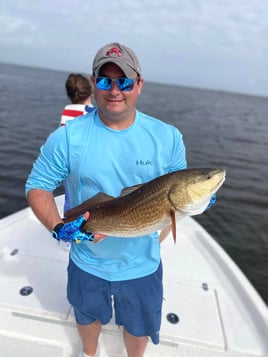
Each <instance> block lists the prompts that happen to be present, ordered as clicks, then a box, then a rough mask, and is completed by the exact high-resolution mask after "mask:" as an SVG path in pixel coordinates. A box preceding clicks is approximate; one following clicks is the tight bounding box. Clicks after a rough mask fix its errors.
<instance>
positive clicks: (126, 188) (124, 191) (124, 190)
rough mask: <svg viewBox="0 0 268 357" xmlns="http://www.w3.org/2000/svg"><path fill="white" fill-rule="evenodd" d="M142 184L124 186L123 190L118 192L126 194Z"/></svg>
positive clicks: (122, 194)
mask: <svg viewBox="0 0 268 357" xmlns="http://www.w3.org/2000/svg"><path fill="white" fill-rule="evenodd" d="M143 185H144V184H139V185H134V186H130V187H125V188H123V190H122V191H121V193H120V196H121V197H122V196H127V195H129V194H130V193H132V192H134V191H136V190H137V189H138V188H140V187H141V186H143Z"/></svg>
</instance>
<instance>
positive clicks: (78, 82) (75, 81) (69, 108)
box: [59, 73, 94, 252]
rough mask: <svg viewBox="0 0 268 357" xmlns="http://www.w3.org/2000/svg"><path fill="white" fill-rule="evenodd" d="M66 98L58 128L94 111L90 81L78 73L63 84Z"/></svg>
mask: <svg viewBox="0 0 268 357" xmlns="http://www.w3.org/2000/svg"><path fill="white" fill-rule="evenodd" d="M65 89H66V93H67V96H68V97H69V99H70V101H71V102H72V104H68V105H66V106H65V108H64V110H63V112H62V114H61V120H60V126H64V125H65V124H66V122H67V121H68V120H73V119H75V118H76V117H78V116H80V115H84V114H86V113H90V112H91V111H93V110H94V106H93V104H92V99H91V97H92V86H91V84H90V80H89V79H88V78H86V77H85V76H83V75H82V74H80V73H70V74H69V76H68V77H67V79H66V82H65ZM64 191H65V198H64V212H66V211H67V210H68V209H70V204H69V193H68V186H66V185H65V183H64ZM59 244H60V246H61V248H63V249H64V250H66V251H67V252H68V251H69V250H70V248H71V243H70V242H64V241H60V242H59Z"/></svg>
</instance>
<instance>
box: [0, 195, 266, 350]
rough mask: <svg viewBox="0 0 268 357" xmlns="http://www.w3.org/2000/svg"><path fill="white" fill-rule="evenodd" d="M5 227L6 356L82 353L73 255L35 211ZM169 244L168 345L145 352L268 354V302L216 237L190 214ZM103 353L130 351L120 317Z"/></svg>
mask: <svg viewBox="0 0 268 357" xmlns="http://www.w3.org/2000/svg"><path fill="white" fill-rule="evenodd" d="M57 204H58V206H59V207H62V204H63V196H59V197H57ZM0 232H1V240H0V356H1V357H17V356H19V357H37V356H38V357H48V356H49V357H77V355H78V353H79V351H80V349H81V345H80V339H79V337H78V334H77V331H76V327H75V322H74V315H73V311H72V308H71V306H70V305H69V304H68V301H67V299H66V267H67V263H68V253H67V252H66V251H64V250H63V249H62V248H61V247H60V246H59V245H58V243H57V241H55V240H54V239H52V238H51V237H50V233H49V232H48V231H46V229H45V228H44V227H43V226H42V225H41V224H40V223H39V221H38V220H37V219H36V218H35V216H34V215H33V213H32V211H31V209H30V208H26V209H23V210H21V211H19V212H17V213H14V214H12V215H10V216H8V217H5V218H3V219H1V220H0ZM161 249H162V260H163V268H164V302H163V315H162V327H161V334H160V341H161V342H160V344H159V345H157V346H155V345H153V344H152V343H151V342H149V344H148V347H147V350H146V353H145V357H151V356H153V357H157V356H161V357H163V356H168V357H173V356H178V357H181V356H183V357H208V356H209V357H212V356H213V357H214V356H215V357H256V356H261V357H267V356H268V309H267V306H266V305H265V303H264V302H263V300H262V299H261V297H260V296H259V295H258V293H257V292H256V290H255V289H254V288H253V286H252V285H251V284H250V282H249V281H248V280H247V278H246V277H245V276H244V275H243V273H242V272H241V271H240V270H239V269H238V267H237V266H236V265H235V263H234V262H233V261H232V260H231V259H230V257H229V256H228V255H227V254H226V253H225V252H224V251H223V249H222V248H221V247H220V246H219V245H218V244H217V243H216V242H215V241H214V240H213V239H212V237H211V236H210V235H209V234H208V233H207V232H206V231H205V230H204V229H203V228H202V227H201V226H200V225H199V224H198V223H197V222H196V221H195V220H194V219H192V218H185V219H183V220H182V221H180V222H179V223H178V227H177V243H176V245H174V243H173V240H172V239H171V237H168V238H167V239H166V240H165V241H164V242H163V243H162V247H161ZM100 356H101V357H108V356H109V357H119V356H126V352H125V349H124V345H123V341H122V331H121V329H120V328H118V327H117V326H116V325H115V324H114V322H113V321H111V322H110V323H109V324H108V325H105V326H103V332H102V334H101V337H100Z"/></svg>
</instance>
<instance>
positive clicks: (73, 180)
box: [26, 43, 186, 357]
mask: <svg viewBox="0 0 268 357" xmlns="http://www.w3.org/2000/svg"><path fill="white" fill-rule="evenodd" d="M91 79H92V83H93V85H94V96H95V101H96V105H97V109H96V110H95V111H94V112H92V113H89V114H87V115H84V116H82V117H79V118H77V119H76V120H74V121H70V122H68V123H66V126H64V127H61V128H59V129H58V130H56V131H55V132H54V133H52V134H51V135H50V137H49V138H48V140H47V142H46V143H45V145H44V146H43V147H42V148H41V153H40V155H39V158H38V159H37V161H36V162H35V164H34V167H33V169H32V172H31V174H30V175H29V178H28V180H27V183H26V192H27V197H28V202H29V205H30V206H31V207H32V209H33V211H34V212H35V214H36V216H37V217H38V218H39V220H40V221H41V222H42V223H43V224H44V225H45V226H46V227H47V229H48V230H50V231H53V236H54V237H55V238H57V239H63V240H70V241H73V242H72V248H71V252H70V262H69V266H68V287H67V295H68V300H69V302H70V304H71V305H72V306H73V308H74V313H75V317H76V322H77V328H78V331H79V334H80V337H81V340H82V344H83V353H82V354H81V355H80V356H85V357H86V356H97V354H98V349H99V347H98V337H99V334H100V332H101V325H102V324H106V323H108V322H109V320H110V319H111V316H112V307H111V296H113V301H114V308H115V319H116V323H117V324H118V325H122V326H123V331H124V341H125V345H126V349H127V353H128V357H142V356H143V355H144V351H145V349H146V345H147V341H148V337H151V339H152V341H153V343H155V344H157V343H159V330H160V323H161V307H162V298H163V296H162V266H161V259H160V245H159V240H158V235H157V233H156V232H155V233H154V234H151V235H148V236H143V237H138V238H128V239H125V238H118V237H105V238H104V239H103V240H101V241H100V242H99V243H98V244H95V243H94V242H92V241H90V240H89V239H90V237H89V236H87V235H86V233H82V232H81V231H80V230H79V226H81V224H82V223H83V222H84V220H85V219H90V212H89V213H86V214H85V215H84V217H80V218H79V219H77V220H76V221H75V222H72V223H67V224H65V225H64V224H63V221H62V219H61V217H60V214H59V212H58V210H57V207H56V205H55V201H54V198H53V191H54V190H55V188H56V187H57V186H58V185H60V183H61V182H62V181H63V180H65V181H66V185H67V186H68V191H69V195H70V204H71V207H74V206H76V205H78V204H80V203H81V202H83V201H85V200H86V199H88V198H89V197H92V196H94V195H95V194H97V193H98V192H105V193H106V194H108V195H111V196H119V195H120V192H121V190H122V189H123V188H124V187H129V186H133V185H136V184H140V183H143V182H147V181H149V180H152V179H153V178H155V177H157V176H160V175H163V174H166V173H168V172H172V171H175V170H180V169H184V168H185V167H186V159H185V147H184V144H183V141H182V135H181V134H180V132H179V131H178V130H177V129H176V128H175V127H173V126H171V125H168V124H165V123H163V122H162V121H159V120H157V119H155V118H152V117H150V116H148V115H145V114H143V113H141V112H139V111H137V110H136V104H137V101H138V98H139V95H140V94H141V91H142V87H143V83H144V79H143V78H142V76H141V68H140V65H139V61H138V59H137V57H136V55H135V54H134V52H133V51H132V50H131V49H130V48H128V47H126V46H124V45H122V44H119V43H110V44H108V45H105V46H104V47H102V48H101V49H100V50H99V51H98V52H97V54H96V56H95V59H94V61H93V75H92V78H91ZM70 225H71V226H70ZM77 237H78V238H79V239H82V242H81V243H80V244H77V243H76V242H75V238H77ZM84 238H88V239H85V240H83V239H84ZM100 348H101V347H100Z"/></svg>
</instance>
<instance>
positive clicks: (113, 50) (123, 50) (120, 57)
mask: <svg viewBox="0 0 268 357" xmlns="http://www.w3.org/2000/svg"><path fill="white" fill-rule="evenodd" d="M109 62H112V63H114V64H116V65H117V66H118V67H119V68H121V70H122V71H123V72H124V73H125V76H126V77H127V78H132V77H133V75H134V74H135V73H137V74H138V75H139V76H141V68H140V64H139V61H138V58H137V56H136V55H135V53H134V52H133V51H132V50H131V49H130V48H128V47H126V46H124V45H122V44H120V43H118V42H112V43H109V44H107V45H105V46H103V47H102V48H101V49H99V51H98V52H97V54H96V56H95V58H94V61H93V65H92V72H93V75H94V76H95V77H98V76H99V71H100V69H101V67H102V66H103V65H104V64H105V63H109Z"/></svg>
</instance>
